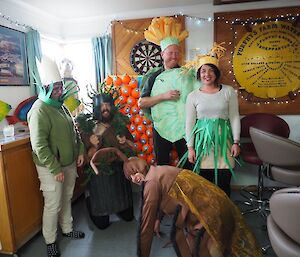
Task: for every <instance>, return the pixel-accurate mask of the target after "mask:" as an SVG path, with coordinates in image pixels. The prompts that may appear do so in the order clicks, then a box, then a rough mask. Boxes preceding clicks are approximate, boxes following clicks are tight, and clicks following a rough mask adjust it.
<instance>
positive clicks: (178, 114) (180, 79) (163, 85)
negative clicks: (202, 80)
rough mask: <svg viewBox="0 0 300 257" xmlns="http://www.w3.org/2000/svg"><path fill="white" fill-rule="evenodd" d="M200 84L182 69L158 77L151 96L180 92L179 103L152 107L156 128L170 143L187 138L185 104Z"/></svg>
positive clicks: (159, 104)
mask: <svg viewBox="0 0 300 257" xmlns="http://www.w3.org/2000/svg"><path fill="white" fill-rule="evenodd" d="M199 87H200V84H199V82H198V81H197V80H196V79H195V78H194V76H193V74H187V73H183V72H182V69H181V68H174V69H170V70H165V71H163V72H161V73H160V74H159V75H158V76H156V78H155V81H154V84H153V87H152V90H151V94H150V96H156V95H159V94H162V93H165V92H167V91H169V90H179V91H180V98H179V100H177V101H169V100H168V101H162V102H160V103H158V104H156V105H154V106H153V107H151V117H152V121H153V125H154V128H155V129H156V131H157V132H158V133H159V135H160V136H161V137H163V138H165V139H167V140H168V141H170V142H175V141H178V140H180V139H182V138H183V137H184V136H185V102H186V98H187V95H188V94H189V93H190V92H192V91H193V90H194V89H195V88H199Z"/></svg>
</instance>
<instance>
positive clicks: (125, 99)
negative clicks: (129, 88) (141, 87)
mask: <svg viewBox="0 0 300 257" xmlns="http://www.w3.org/2000/svg"><path fill="white" fill-rule="evenodd" d="M117 100H119V103H120V105H123V104H125V103H126V102H127V97H126V96H123V95H121V96H119V97H118V99H117Z"/></svg>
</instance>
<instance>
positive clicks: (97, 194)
mask: <svg viewBox="0 0 300 257" xmlns="http://www.w3.org/2000/svg"><path fill="white" fill-rule="evenodd" d="M93 117H94V121H95V123H94V124H95V125H94V127H93V128H92V133H90V134H89V136H88V137H86V136H85V138H86V139H87V140H86V142H85V145H86V147H87V150H88V157H89V159H92V157H93V155H94V154H95V152H97V151H98V150H99V149H105V148H108V147H115V148H117V149H119V150H120V151H121V152H122V153H124V154H125V155H126V156H133V155H134V145H133V139H132V137H131V134H130V132H129V131H128V129H127V127H126V125H128V118H127V117H126V116H124V115H123V114H121V113H120V112H119V111H118V109H117V107H115V105H114V100H113V98H112V96H111V95H110V94H109V93H102V94H97V95H95V96H94V97H93ZM79 127H81V128H82V126H81V125H80V122H79ZM109 159H110V157H109V156H105V157H103V158H102V159H101V160H99V161H98V163H97V167H98V169H99V173H98V174H96V173H95V172H92V173H91V174H90V177H89V181H88V197H87V199H86V200H87V206H88V211H89V214H90V217H91V219H92V221H93V222H94V224H95V225H96V226H97V227H98V228H99V229H105V228H107V227H108V226H109V225H110V222H109V215H110V214H114V213H115V214H117V215H118V216H119V217H120V218H121V219H123V220H125V221H131V220H132V219H133V218H134V215H133V201H132V190H131V184H130V182H129V181H128V180H127V179H126V178H125V177H124V174H123V166H122V163H121V162H120V160H114V161H112V162H108V160H109Z"/></svg>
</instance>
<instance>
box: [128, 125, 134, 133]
mask: <svg viewBox="0 0 300 257" xmlns="http://www.w3.org/2000/svg"><path fill="white" fill-rule="evenodd" d="M129 131H130V132H133V131H135V125H134V124H130V125H129Z"/></svg>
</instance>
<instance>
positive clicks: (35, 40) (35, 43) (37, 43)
mask: <svg viewBox="0 0 300 257" xmlns="http://www.w3.org/2000/svg"><path fill="white" fill-rule="evenodd" d="M25 36H26V49H27V57H28V69H29V83H30V87H31V94H32V95H35V94H36V93H37V88H36V86H35V79H34V77H33V74H34V76H35V77H36V78H37V79H40V76H39V72H38V69H37V65H36V59H38V60H39V61H41V59H42V49H41V38H40V34H39V32H38V31H36V30H33V29H31V30H30V31H29V32H27V33H26V35H25Z"/></svg>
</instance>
